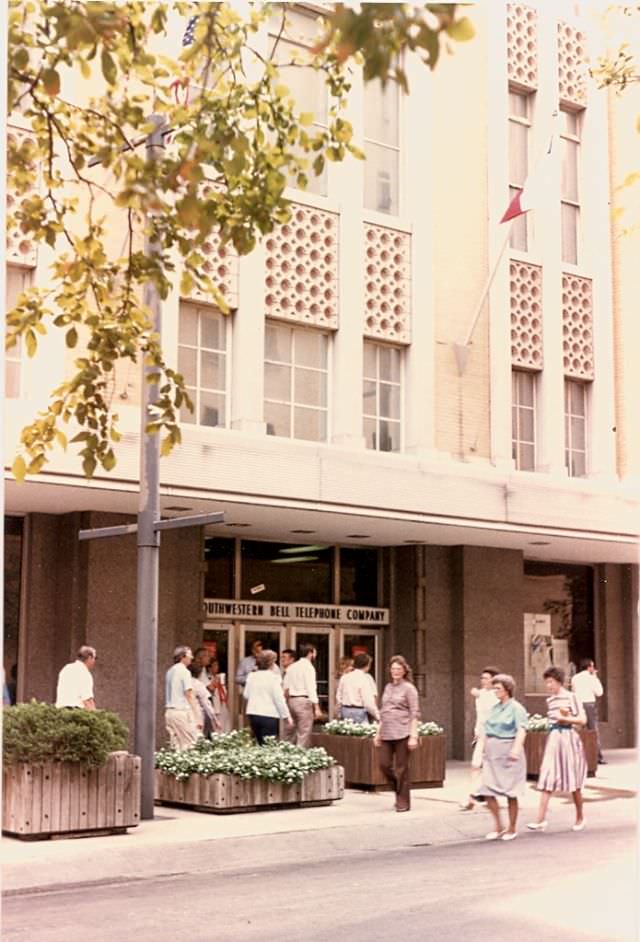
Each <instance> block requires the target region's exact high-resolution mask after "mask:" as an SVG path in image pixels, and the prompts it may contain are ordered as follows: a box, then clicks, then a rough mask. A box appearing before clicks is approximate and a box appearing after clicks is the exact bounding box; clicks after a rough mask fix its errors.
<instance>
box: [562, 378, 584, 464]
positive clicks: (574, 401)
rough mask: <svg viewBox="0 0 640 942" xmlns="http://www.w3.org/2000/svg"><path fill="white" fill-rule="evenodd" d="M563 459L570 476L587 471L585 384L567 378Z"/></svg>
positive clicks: (565, 385) (565, 386)
mask: <svg viewBox="0 0 640 942" xmlns="http://www.w3.org/2000/svg"><path fill="white" fill-rule="evenodd" d="M564 436H565V445H564V448H565V451H564V460H565V464H566V466H567V470H568V472H569V475H570V476H571V477H572V478H581V477H584V476H585V475H586V473H587V386H586V384H585V383H578V382H576V381H575V380H570V379H567V380H565V384H564Z"/></svg>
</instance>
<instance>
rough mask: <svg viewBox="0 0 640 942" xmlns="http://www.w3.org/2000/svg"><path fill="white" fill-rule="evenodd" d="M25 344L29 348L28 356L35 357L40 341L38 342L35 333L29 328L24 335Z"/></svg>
mask: <svg viewBox="0 0 640 942" xmlns="http://www.w3.org/2000/svg"><path fill="white" fill-rule="evenodd" d="M24 342H25V346H26V348H27V355H28V356H30V357H33V356H35V355H36V351H37V349H38V341H37V340H36V335H35V331H34V330H32V329H31V328H29V330H27V331H26V333H25V335H24Z"/></svg>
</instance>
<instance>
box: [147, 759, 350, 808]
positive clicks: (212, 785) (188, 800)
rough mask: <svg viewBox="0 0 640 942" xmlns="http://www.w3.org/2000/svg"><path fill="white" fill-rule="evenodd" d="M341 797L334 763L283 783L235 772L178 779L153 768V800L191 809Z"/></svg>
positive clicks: (316, 801) (277, 804)
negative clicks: (154, 775)
mask: <svg viewBox="0 0 640 942" xmlns="http://www.w3.org/2000/svg"><path fill="white" fill-rule="evenodd" d="M343 797H344V770H343V769H342V768H341V767H340V766H338V765H334V766H332V767H331V768H329V769H319V770H318V771H317V772H311V773H310V774H309V775H305V777H304V779H303V781H302V782H298V783H296V784H293V785H284V784H283V783H282V782H267V781H265V780H264V779H244V778H240V777H239V776H238V775H222V774H218V775H209V776H207V775H190V776H189V778H188V779H185V780H184V781H182V782H178V781H177V780H176V779H175V778H174V777H173V776H172V775H166V774H165V773H164V772H161V771H160V770H159V769H156V801H157V802H158V803H160V804H166V805H187V806H188V807H189V808H193V809H194V810H195V811H209V812H212V813H213V814H228V813H233V812H239V811H267V810H269V809H272V808H282V807H291V806H295V805H330V804H331V802H332V801H336V800H337V799H338V798H343Z"/></svg>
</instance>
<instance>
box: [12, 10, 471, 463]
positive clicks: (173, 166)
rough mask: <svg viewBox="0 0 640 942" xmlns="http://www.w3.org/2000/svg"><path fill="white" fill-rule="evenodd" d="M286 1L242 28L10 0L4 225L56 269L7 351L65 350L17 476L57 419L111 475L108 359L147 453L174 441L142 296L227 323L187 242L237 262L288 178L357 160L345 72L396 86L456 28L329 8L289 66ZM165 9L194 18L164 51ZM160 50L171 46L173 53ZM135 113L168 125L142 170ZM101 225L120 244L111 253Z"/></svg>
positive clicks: (85, 456)
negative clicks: (146, 399) (322, 99)
mask: <svg viewBox="0 0 640 942" xmlns="http://www.w3.org/2000/svg"><path fill="white" fill-rule="evenodd" d="M287 6H290V5H287V4H284V5H282V4H280V5H278V4H250V5H249V4H248V5H247V14H246V16H243V15H241V14H240V13H239V12H238V5H234V4H227V3H187V2H176V3H174V4H172V5H170V4H169V3H166V2H154V3H145V2H124V3H113V2H98V0H92V2H86V3H82V2H75V0H57V2H56V0H54V2H51V0H26V2H25V0H10V4H9V30H10V33H9V74H8V91H9V99H8V100H9V110H10V112H14V113H19V114H20V115H21V117H22V119H23V120H25V121H26V122H27V124H28V126H29V128H30V129H31V132H32V133H30V134H29V135H27V136H25V137H23V138H22V140H21V141H18V140H15V141H14V142H13V143H11V144H10V146H9V151H8V166H9V188H10V189H11V190H12V191H13V192H15V193H16V195H17V196H18V201H17V204H16V205H17V208H16V209H15V211H14V212H13V214H12V217H11V218H10V219H9V220H8V224H9V226H12V227H17V229H18V230H19V231H20V232H22V233H23V234H24V236H25V238H28V239H30V240H32V241H34V242H35V243H43V244H45V245H48V246H50V247H51V248H52V249H53V250H54V253H55V260H54V262H53V265H52V267H51V272H50V276H49V277H48V279H47V283H46V284H45V285H40V286H34V287H32V288H30V289H29V290H27V291H26V292H25V293H24V294H22V295H21V297H20V298H19V299H18V303H17V305H16V306H15V308H14V309H13V310H12V311H10V312H9V313H8V318H7V323H8V328H7V345H8V346H9V347H11V346H12V345H14V344H15V343H16V342H17V341H18V338H19V337H22V338H24V342H25V346H26V349H27V352H28V354H29V355H31V356H32V355H34V354H35V353H36V351H37V347H38V338H39V337H40V336H41V335H42V334H45V333H46V332H47V331H48V330H49V329H50V328H51V327H52V326H53V327H56V328H58V329H61V330H63V331H64V332H65V337H66V345H67V347H69V348H70V349H73V348H75V347H76V345H80V350H79V352H80V353H81V355H80V356H79V357H78V358H77V359H76V360H75V365H74V371H73V372H72V374H71V375H70V376H68V377H66V378H65V380H64V382H63V383H62V384H61V385H60V386H58V387H57V389H55V390H54V391H53V393H52V395H51V398H50V401H49V403H48V406H47V408H46V409H45V410H44V411H43V412H41V413H40V414H39V415H38V416H37V417H36V418H35V420H34V421H33V422H32V423H31V424H30V425H29V426H27V427H26V428H25V429H24V430H23V432H22V436H21V448H20V454H19V455H18V457H17V458H16V461H15V463H14V474H15V476H16V477H17V478H19V479H21V478H23V477H24V476H25V475H26V474H33V473H37V472H38V471H40V470H41V469H42V467H43V466H44V465H45V464H46V462H47V460H48V455H49V452H50V450H51V449H52V448H53V447H54V446H55V445H59V446H62V447H66V444H67V437H66V433H65V429H66V428H67V426H69V427H70V428H71V431H72V432H74V433H75V434H74V436H73V438H72V439H71V441H72V442H76V443H78V446H79V451H80V455H81V457H82V462H83V469H84V472H85V474H86V475H87V476H91V475H92V474H93V473H94V472H95V470H96V468H97V467H98V466H99V465H100V466H101V467H102V468H103V469H104V470H105V471H110V470H111V469H112V468H113V467H114V465H115V463H116V457H115V452H114V443H115V442H117V441H118V439H119V437H120V436H119V432H118V416H117V414H116V413H115V412H114V411H113V409H112V402H111V396H112V387H113V374H114V369H115V367H116V365H117V364H118V362H119V361H121V360H129V361H132V362H138V363H139V362H141V361H142V362H144V363H145V364H146V366H147V368H148V370H147V379H148V381H149V382H151V383H153V384H154V385H157V388H158V390H159V392H158V395H157V398H156V400H155V402H154V403H153V405H152V407H151V409H150V414H149V415H148V416H147V418H148V425H147V430H148V431H150V432H158V433H160V434H161V435H163V443H162V450H163V453H166V452H168V451H169V450H170V449H171V447H172V446H173V445H174V444H176V443H177V442H179V441H180V427H179V420H178V414H179V410H180V408H181V407H182V406H187V407H191V403H190V402H189V398H188V395H187V393H186V390H185V385H184V380H183V378H182V376H180V375H179V374H178V373H177V372H176V371H175V369H174V368H173V367H172V366H170V365H169V364H168V362H167V360H166V358H165V355H164V353H163V351H162V347H161V344H160V338H159V337H158V336H157V335H156V334H154V332H153V329H152V320H151V318H150V311H149V307H148V305H147V304H146V303H145V288H147V289H148V287H149V286H150V285H153V286H155V288H157V291H158V292H159V295H160V297H161V298H166V297H167V296H168V294H169V292H170V290H171V289H172V287H173V285H174V283H177V282H176V280H179V284H180V290H181V293H182V294H183V295H186V296H188V295H189V293H190V292H192V291H193V289H194V287H196V288H197V289H199V290H200V291H202V292H205V293H206V295H207V296H208V297H210V298H211V300H212V302H213V303H216V304H217V305H218V306H219V307H220V308H221V309H222V310H223V311H224V312H226V311H227V306H226V304H225V301H224V298H223V296H222V294H221V292H220V290H219V287H218V285H217V284H216V283H215V281H214V280H213V279H212V278H210V277H209V276H208V275H207V274H206V272H205V271H204V269H203V261H204V256H203V249H204V247H205V245H206V244H207V242H208V241H209V240H210V239H211V238H212V237H218V238H219V239H220V240H221V242H222V244H223V245H224V244H226V243H229V244H231V245H233V247H234V249H235V250H236V251H237V252H238V253H239V254H240V255H244V254H247V253H249V252H251V250H252V249H253V248H254V246H255V245H256V243H257V242H258V241H259V240H260V238H261V237H262V236H263V235H265V234H266V233H269V232H271V231H272V230H273V229H274V227H276V226H278V225H280V224H282V223H284V222H285V221H287V220H288V218H289V204H288V200H287V199H286V198H285V188H286V186H287V185H288V184H289V183H291V182H292V181H295V184H296V186H297V187H299V188H302V189H304V188H305V186H306V185H307V183H308V180H309V177H310V175H311V174H315V175H318V174H321V173H322V172H323V170H324V166H325V163H326V161H340V160H342V159H344V158H345V156H346V155H348V154H351V155H353V156H355V157H362V156H363V155H362V154H361V153H360V152H359V151H358V149H357V147H356V146H355V144H354V141H353V133H352V128H351V126H350V124H349V122H348V121H347V120H345V118H344V108H345V104H346V100H347V96H348V94H349V89H350V83H351V77H352V74H353V70H354V69H356V68H360V67H362V68H363V69H364V76H365V78H366V79H367V80H371V79H374V78H379V79H380V80H382V81H383V82H386V81H396V82H398V83H399V85H400V86H401V87H402V88H403V89H405V90H408V85H407V77H406V73H405V69H404V61H405V56H406V54H416V55H418V56H419V57H420V58H421V59H422V60H423V61H424V63H425V64H426V65H427V66H428V67H430V68H434V67H435V65H436V63H437V61H438V57H439V54H440V50H441V47H442V46H443V45H444V46H447V47H448V46H449V44H450V43H451V42H456V41H461V40H467V39H470V38H471V36H472V35H473V29H472V26H471V24H470V22H469V20H468V19H467V18H466V17H464V16H459V15H458V13H457V12H456V5H455V4H438V3H431V4H424V5H422V6H405V5H403V4H396V3H390V4H374V3H368V4H367V3H365V4H361V6H360V8H359V11H358V12H356V11H355V10H354V9H352V8H349V7H346V6H345V5H344V4H337V5H336V6H335V7H334V8H333V9H332V11H331V12H329V13H327V18H326V20H324V21H322V22H321V23H320V28H319V33H318V38H317V41H315V44H312V45H311V47H310V48H309V49H308V50H302V52H298V53H295V52H294V53H293V54H291V53H290V52H289V50H290V49H291V48H293V47H292V46H286V45H285V44H284V42H283V37H286V35H287V30H288V23H287V18H286V11H285V8H286V7H287ZM172 10H173V11H174V13H176V12H177V14H178V15H179V17H180V22H181V24H182V27H183V28H184V26H186V24H187V23H188V22H190V20H191V18H192V17H193V18H195V19H193V20H191V22H192V25H193V42H192V43H191V45H188V46H187V47H186V48H184V49H183V50H182V52H179V41H180V37H179V36H175V37H173V39H171V38H170V37H168V30H169V26H170V23H171V22H174V24H175V20H174V21H171V19H170V14H171V11H172ZM270 17H272V18H273V19H271V38H270V39H268V40H267V30H268V23H269V18H270ZM274 24H275V25H274ZM163 44H164V48H165V49H166V48H168V47H171V46H175V53H174V55H173V56H167V55H164V54H163V53H162V51H161V50H162V48H163ZM285 49H286V50H287V55H283V50H285ZM300 68H307V69H313V70H316V71H317V72H318V73H319V74H321V75H322V78H323V81H324V83H325V84H326V87H327V92H328V101H329V108H328V118H327V122H326V126H324V127H320V126H318V125H317V124H316V125H314V124H313V115H312V114H309V113H301V111H300V108H299V106H298V104H297V103H296V101H295V100H294V98H293V96H292V94H291V92H290V91H289V87H288V84H287V81H288V78H287V77H288V76H289V77H290V76H291V74H292V71H293V70H295V69H300ZM289 82H290V78H289ZM85 89H87V90H89V91H88V92H87V91H85ZM186 90H189V94H188V95H187V94H186ZM152 113H153V114H155V115H157V116H158V121H160V122H162V125H161V126H163V127H164V128H165V129H171V133H170V134H165V135H164V137H163V140H164V143H165V145H166V146H165V147H164V149H163V151H162V153H161V154H160V155H159V156H158V157H157V159H155V160H149V159H147V155H146V153H145V147H144V146H141V145H143V143H144V139H145V136H146V135H147V134H149V133H151V131H152V130H153V129H154V128H155V127H156V124H154V123H152V122H151V120H150V116H151V114H152ZM38 175H40V177H41V185H40V187H39V188H34V181H35V180H36V178H37V177H38ZM115 214H118V215H117V216H116V215H115ZM114 230H118V231H121V232H122V234H123V242H122V245H121V246H118V247H117V248H116V249H115V250H114V249H113V248H112V247H111V243H112V242H113V239H112V235H113V232H114ZM145 236H146V237H147V240H148V243H150V244H151V245H152V246H153V247H154V250H153V251H145V246H144V244H143V238H144V237H145Z"/></svg>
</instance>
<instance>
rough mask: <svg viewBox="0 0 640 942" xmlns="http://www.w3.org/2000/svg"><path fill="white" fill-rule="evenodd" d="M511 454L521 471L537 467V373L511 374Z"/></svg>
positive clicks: (521, 371)
mask: <svg viewBox="0 0 640 942" xmlns="http://www.w3.org/2000/svg"><path fill="white" fill-rule="evenodd" d="M511 389H512V394H511V454H512V457H513V460H514V461H515V464H516V468H517V469H518V470H519V471H535V469H536V374H535V373H527V372H525V371H524V370H513V372H512V374H511Z"/></svg>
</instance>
